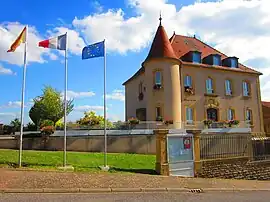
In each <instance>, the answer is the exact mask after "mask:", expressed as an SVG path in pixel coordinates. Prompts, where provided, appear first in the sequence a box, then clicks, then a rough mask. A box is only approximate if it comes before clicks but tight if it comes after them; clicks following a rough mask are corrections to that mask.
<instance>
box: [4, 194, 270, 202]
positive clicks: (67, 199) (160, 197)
mask: <svg viewBox="0 0 270 202" xmlns="http://www.w3.org/2000/svg"><path fill="white" fill-rule="evenodd" d="M269 198H270V193H269V192H267V191H255V192H251V191H246V192H208V193H106V194H71V193H70V194H0V202H15V201H16V202H25V201H26V202H37V201H38V202H73V201H74V202H75V201H78V202H88V201H91V202H97V201H101V202H109V201H117V202H124V201H128V202H142V201H155V202H173V201H177V202H178V201H179V202H182V201H183V202H184V201H185V202H197V201H198V202H199V201H200V202H214V201H218V202H244V201H245V202H249V201H250V202H254V201H256V202H269Z"/></svg>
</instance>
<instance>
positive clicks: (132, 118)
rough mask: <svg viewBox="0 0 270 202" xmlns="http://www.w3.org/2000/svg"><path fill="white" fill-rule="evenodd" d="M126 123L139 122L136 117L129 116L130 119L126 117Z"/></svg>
mask: <svg viewBox="0 0 270 202" xmlns="http://www.w3.org/2000/svg"><path fill="white" fill-rule="evenodd" d="M128 123H129V124H139V123H140V121H139V119H137V118H134V117H131V118H130V119H128Z"/></svg>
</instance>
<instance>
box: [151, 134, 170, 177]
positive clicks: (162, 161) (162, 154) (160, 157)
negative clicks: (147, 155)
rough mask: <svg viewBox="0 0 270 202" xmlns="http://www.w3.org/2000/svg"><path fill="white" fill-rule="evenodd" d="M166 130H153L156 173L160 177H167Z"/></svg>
mask: <svg viewBox="0 0 270 202" xmlns="http://www.w3.org/2000/svg"><path fill="white" fill-rule="evenodd" d="M168 133H169V130H167V129H157V130H154V135H155V136H156V172H157V173H158V174H160V175H167V176H168V175H169V164H168V155H167V134H168Z"/></svg>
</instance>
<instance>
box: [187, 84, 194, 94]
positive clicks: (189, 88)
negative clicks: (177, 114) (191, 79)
mask: <svg viewBox="0 0 270 202" xmlns="http://www.w3.org/2000/svg"><path fill="white" fill-rule="evenodd" d="M185 92H186V93H188V94H191V95H193V94H194V91H193V88H192V87H191V86H185Z"/></svg>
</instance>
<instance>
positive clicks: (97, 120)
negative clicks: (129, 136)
mask: <svg viewBox="0 0 270 202" xmlns="http://www.w3.org/2000/svg"><path fill="white" fill-rule="evenodd" d="M77 123H78V124H80V125H82V126H90V127H96V128H103V127H104V117H103V116H100V115H97V114H96V113H95V112H94V111H90V112H84V117H83V118H80V120H78V121H77ZM106 123H107V127H108V128H112V127H113V124H112V123H111V122H110V121H109V120H107V121H106Z"/></svg>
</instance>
